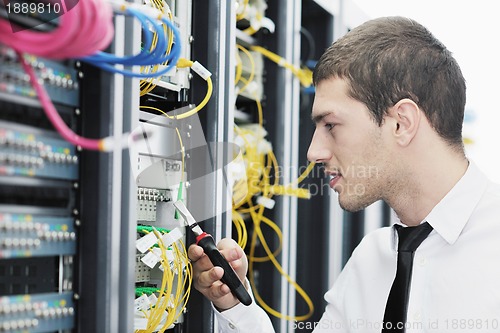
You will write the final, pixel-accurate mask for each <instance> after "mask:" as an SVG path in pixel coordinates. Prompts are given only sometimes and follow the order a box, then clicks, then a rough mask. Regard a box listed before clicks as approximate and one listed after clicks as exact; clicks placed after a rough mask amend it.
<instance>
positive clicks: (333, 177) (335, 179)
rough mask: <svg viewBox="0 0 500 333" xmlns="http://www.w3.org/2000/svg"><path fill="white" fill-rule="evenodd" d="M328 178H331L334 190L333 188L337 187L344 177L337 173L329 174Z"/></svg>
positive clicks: (330, 183)
mask: <svg viewBox="0 0 500 333" xmlns="http://www.w3.org/2000/svg"><path fill="white" fill-rule="evenodd" d="M328 177H329V178H330V181H329V185H330V187H331V188H332V189H333V187H334V186H335V184H337V182H338V181H339V180H340V178H341V177H342V175H341V174H340V173H336V172H328Z"/></svg>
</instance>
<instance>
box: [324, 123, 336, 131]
mask: <svg viewBox="0 0 500 333" xmlns="http://www.w3.org/2000/svg"><path fill="white" fill-rule="evenodd" d="M325 127H326V129H327V130H328V131H331V130H332V128H333V127H335V124H325Z"/></svg>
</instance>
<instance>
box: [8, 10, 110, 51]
mask: <svg viewBox="0 0 500 333" xmlns="http://www.w3.org/2000/svg"><path fill="white" fill-rule="evenodd" d="M61 3H62V6H63V8H64V14H63V15H61V16H60V19H59V24H58V26H57V27H56V28H55V29H54V30H52V31H50V32H40V31H34V30H33V29H28V30H22V31H18V32H16V33H14V32H13V31H12V27H11V23H10V22H8V21H7V20H0V43H3V44H6V45H8V46H10V47H12V48H13V49H15V50H17V51H21V52H26V53H31V54H33V55H37V56H40V57H46V58H51V59H68V58H79V57H84V56H87V55H90V54H94V53H95V52H97V51H99V50H103V49H105V48H106V47H107V46H108V45H109V44H110V43H111V41H112V40H113V36H114V27H113V10H112V8H111V6H110V5H109V4H108V3H106V2H104V1H101V0H84V1H79V2H78V4H77V5H76V6H74V7H73V8H72V9H71V10H68V11H66V8H65V5H64V1H62V2H61ZM12 24H13V23H12Z"/></svg>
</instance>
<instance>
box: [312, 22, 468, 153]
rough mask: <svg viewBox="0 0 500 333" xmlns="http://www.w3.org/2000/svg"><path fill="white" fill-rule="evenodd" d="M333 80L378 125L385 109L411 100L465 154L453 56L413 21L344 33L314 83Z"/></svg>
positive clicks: (460, 81) (460, 87)
mask: <svg viewBox="0 0 500 333" xmlns="http://www.w3.org/2000/svg"><path fill="white" fill-rule="evenodd" d="M334 77H337V78H342V79H345V80H346V81H347V83H348V84H349V87H350V91H349V94H350V96H351V97H352V98H354V99H356V100H358V101H361V102H362V103H364V104H366V106H367V107H368V109H369V110H370V111H371V113H372V115H373V117H374V119H375V121H376V122H377V123H378V124H379V125H382V123H383V119H384V116H385V115H386V113H387V111H388V108H389V107H391V106H394V105H395V104H396V103H397V102H398V101H400V100H401V99H403V98H409V99H411V100H413V101H414V102H415V103H416V104H417V105H418V106H419V107H420V108H421V109H422V110H423V112H424V113H425V115H426V117H427V119H428V120H429V121H430V123H431V125H432V126H433V128H434V129H435V130H436V132H437V133H438V134H439V135H440V136H441V137H442V138H443V139H445V140H446V142H448V143H449V144H450V145H451V146H453V147H455V148H458V147H460V149H463V143H462V123H463V117H464V108H465V79H464V77H463V75H462V72H461V70H460V67H459V66H458V64H457V62H456V60H455V59H454V58H453V56H452V54H451V52H450V51H448V50H447V49H446V47H445V46H444V45H443V44H442V43H441V42H440V41H439V40H437V39H436V38H435V37H434V36H433V35H432V34H431V33H430V32H429V30H427V29H426V28H425V27H423V26H422V25H421V24H419V23H417V22H415V21H414V20H411V19H408V18H404V17H385V18H378V19H374V20H371V21H368V22H366V23H364V24H362V25H360V26H358V27H356V28H355V29H353V30H351V31H350V32H348V33H347V34H346V35H345V36H343V37H342V38H340V39H339V40H337V41H336V42H335V43H333V44H332V45H331V46H330V47H329V48H328V49H327V50H326V51H325V53H324V54H323V55H322V56H321V58H320V60H319V62H318V64H317V65H316V68H315V69H314V74H313V82H314V85H317V84H318V83H319V82H321V81H323V80H327V79H330V78H334Z"/></svg>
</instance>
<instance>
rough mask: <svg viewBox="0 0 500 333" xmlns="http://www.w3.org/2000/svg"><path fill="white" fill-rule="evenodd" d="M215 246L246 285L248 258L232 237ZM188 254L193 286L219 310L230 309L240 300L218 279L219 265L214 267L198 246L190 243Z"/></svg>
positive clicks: (219, 273) (220, 270)
mask: <svg viewBox="0 0 500 333" xmlns="http://www.w3.org/2000/svg"><path fill="white" fill-rule="evenodd" d="M217 248H218V249H219V251H220V252H221V254H222V255H223V256H224V258H226V260H227V261H228V262H229V264H230V265H231V266H232V267H233V269H234V271H235V272H236V274H237V275H238V277H239V278H240V280H241V281H242V283H243V285H244V286H245V287H246V283H244V281H245V276H246V274H247V270H248V260H247V257H246V255H245V253H244V252H243V250H242V249H241V247H239V246H238V244H237V243H236V242H235V241H234V240H233V239H231V238H224V239H221V241H220V242H219V243H218V244H217ZM188 256H189V259H191V262H192V264H193V284H194V287H195V288H196V289H197V290H198V291H199V292H201V293H202V294H203V295H204V296H205V297H206V298H208V299H209V300H210V301H212V303H214V306H215V307H216V308H217V309H219V311H224V310H227V309H230V308H232V307H233V306H235V305H236V304H238V303H239V302H240V301H239V300H238V299H237V298H236V297H235V296H234V295H233V294H232V293H231V290H230V289H229V287H228V286H227V285H226V284H224V283H222V282H221V281H220V278H221V277H222V275H224V270H223V269H222V268H221V267H214V265H212V263H211V262H210V259H209V258H208V257H207V256H206V255H205V253H203V249H202V248H201V247H200V246H198V245H195V244H193V245H191V246H190V247H189V250H188Z"/></svg>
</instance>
